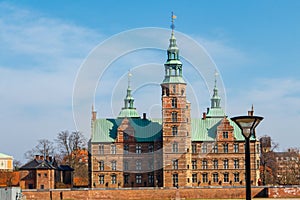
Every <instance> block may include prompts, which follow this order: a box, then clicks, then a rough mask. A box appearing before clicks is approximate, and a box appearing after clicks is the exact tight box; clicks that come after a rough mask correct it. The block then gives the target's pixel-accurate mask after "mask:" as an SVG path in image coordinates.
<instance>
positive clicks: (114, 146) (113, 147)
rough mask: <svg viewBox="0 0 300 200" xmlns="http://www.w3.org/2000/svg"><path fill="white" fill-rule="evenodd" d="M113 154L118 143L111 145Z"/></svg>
mask: <svg viewBox="0 0 300 200" xmlns="http://www.w3.org/2000/svg"><path fill="white" fill-rule="evenodd" d="M111 154H116V145H115V144H112V145H111Z"/></svg>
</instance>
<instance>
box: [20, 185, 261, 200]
mask: <svg viewBox="0 0 300 200" xmlns="http://www.w3.org/2000/svg"><path fill="white" fill-rule="evenodd" d="M264 190H265V189H264V188H252V196H253V197H255V196H260V197H261V196H262V194H265V196H266V195H267V193H264ZM23 194H24V195H25V196H26V199H27V200H38V199H43V200H48V199H49V200H50V197H52V200H59V199H74V200H77V199H78V200H79V199H80V200H88V199H93V200H97V199H120V200H122V199H124V200H125V199H126V200H128V199H174V198H185V199H189V198H245V188H244V187H235V188H180V189H176V188H169V189H166V188H165V189H161V188H146V189H145V188H143V189H119V190H116V189H108V190H104V189H97V190H51V191H37V190H31V191H30V190H23Z"/></svg>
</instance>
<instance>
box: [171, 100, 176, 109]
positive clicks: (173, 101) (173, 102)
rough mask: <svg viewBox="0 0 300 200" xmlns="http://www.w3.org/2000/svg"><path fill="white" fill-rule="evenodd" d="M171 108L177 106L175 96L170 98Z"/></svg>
mask: <svg viewBox="0 0 300 200" xmlns="http://www.w3.org/2000/svg"><path fill="white" fill-rule="evenodd" d="M172 108H177V99H176V98H173V99H172Z"/></svg>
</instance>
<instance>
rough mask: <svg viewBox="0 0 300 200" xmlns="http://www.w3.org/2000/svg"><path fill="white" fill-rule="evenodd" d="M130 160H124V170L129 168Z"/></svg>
mask: <svg viewBox="0 0 300 200" xmlns="http://www.w3.org/2000/svg"><path fill="white" fill-rule="evenodd" d="M128 166H129V165H128V161H124V170H128Z"/></svg>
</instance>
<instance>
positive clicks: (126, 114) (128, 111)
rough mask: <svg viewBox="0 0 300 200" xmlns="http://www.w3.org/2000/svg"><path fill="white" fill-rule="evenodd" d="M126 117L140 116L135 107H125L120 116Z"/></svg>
mask: <svg viewBox="0 0 300 200" xmlns="http://www.w3.org/2000/svg"><path fill="white" fill-rule="evenodd" d="M125 117H133V118H134V117H138V118H139V117H140V116H139V114H138V113H137V111H136V109H135V108H123V109H122V110H121V112H120V113H119V116H118V118H125Z"/></svg>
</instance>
